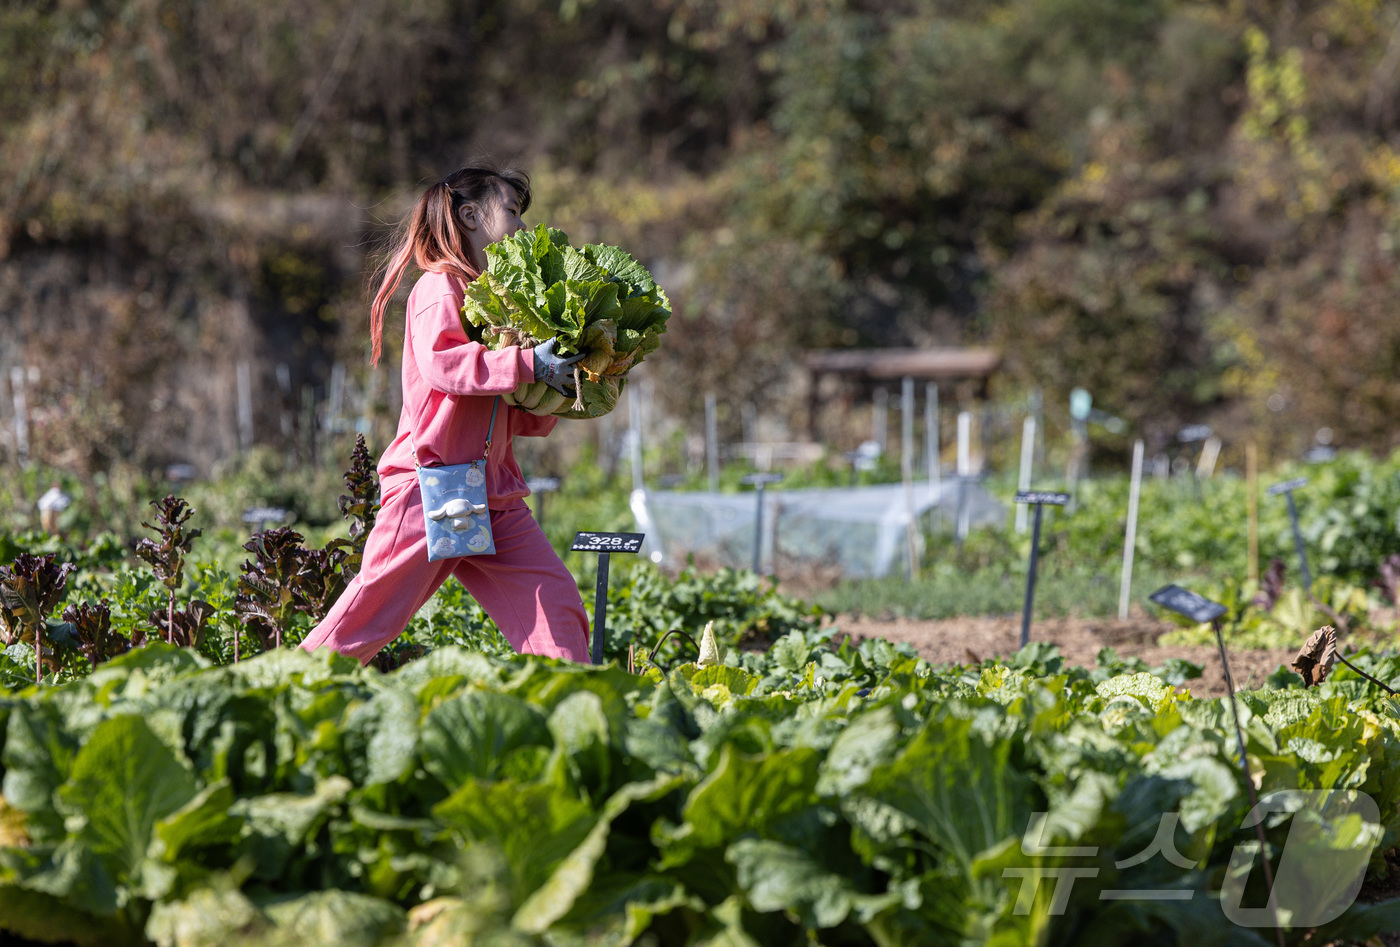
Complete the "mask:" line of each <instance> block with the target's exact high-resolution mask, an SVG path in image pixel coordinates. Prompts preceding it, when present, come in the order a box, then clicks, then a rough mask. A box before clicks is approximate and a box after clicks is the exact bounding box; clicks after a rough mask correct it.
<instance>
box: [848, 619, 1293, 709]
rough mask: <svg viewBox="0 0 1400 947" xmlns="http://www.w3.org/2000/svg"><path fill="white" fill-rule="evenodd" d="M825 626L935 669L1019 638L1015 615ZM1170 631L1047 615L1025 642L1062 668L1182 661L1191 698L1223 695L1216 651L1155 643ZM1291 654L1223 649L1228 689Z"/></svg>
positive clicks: (1143, 622)
mask: <svg viewBox="0 0 1400 947" xmlns="http://www.w3.org/2000/svg"><path fill="white" fill-rule="evenodd" d="M832 624H834V625H835V626H836V627H837V628H839V629H840V630H841V631H843V632H846V633H847V634H849V635H851V636H852V637H855V638H884V639H886V640H888V641H903V642H907V643H909V644H911V645H913V646H914V647H915V648H916V649H917V650H918V652H919V654H920V655H922V656H923V657H924V658H926V659H927V660H929V661H930V662H932V663H934V664H945V663H953V664H970V663H974V662H978V661H982V660H984V659H986V658H990V657H992V656H994V655H1007V654H1010V653H1011V652H1013V651H1015V650H1016V649H1017V647H1018V646H1019V643H1020V640H1021V618H1020V616H1019V615H1006V616H987V617H980V618H949V619H941V620H931V621H921V620H915V619H906V618H893V619H889V620H881V619H876V618H870V617H867V616H851V615H841V616H837V617H836V618H835V619H833V621H832ZM1176 627H1177V626H1175V625H1173V624H1171V623H1170V622H1164V621H1157V620H1154V619H1151V618H1146V617H1138V618H1129V619H1127V620H1126V621H1120V620H1118V619H1116V618H1047V619H1042V620H1039V621H1037V622H1036V623H1035V624H1034V625H1032V626H1031V638H1032V639H1033V640H1036V641H1048V642H1050V643H1052V644H1056V645H1059V648H1060V653H1061V654H1062V655H1064V658H1065V662H1066V663H1068V664H1077V665H1082V666H1084V667H1093V666H1094V658H1095V656H1096V655H1097V654H1098V652H1099V649H1100V648H1105V647H1111V648H1113V649H1114V650H1115V651H1117V652H1118V653H1119V654H1120V655H1122V656H1124V657H1127V656H1129V655H1132V656H1135V657H1139V658H1142V659H1143V660H1144V661H1146V662H1147V663H1148V664H1149V665H1151V666H1154V667H1155V666H1157V665H1159V664H1161V663H1163V662H1164V661H1165V660H1166V659H1167V658H1172V657H1177V658H1185V659H1186V660H1188V661H1192V662H1194V663H1196V664H1199V665H1202V666H1203V668H1204V673H1203V674H1202V676H1201V677H1200V678H1199V679H1197V680H1194V681H1191V682H1189V687H1190V689H1191V693H1192V694H1193V695H1195V696H1197V697H1218V696H1223V695H1224V694H1225V675H1224V673H1223V672H1222V670H1221V667H1220V652H1219V651H1218V650H1217V649H1216V648H1213V647H1180V646H1175V647H1159V646H1158V645H1157V639H1158V638H1160V637H1161V636H1162V635H1164V634H1166V633H1167V632H1169V631H1173V630H1175V629H1176ZM1296 656H1297V652H1296V651H1292V652H1290V651H1247V650H1242V649H1237V648H1230V649H1229V658H1230V671H1231V673H1232V674H1233V675H1234V680H1235V687H1236V688H1237V689H1244V688H1247V687H1258V686H1259V684H1260V683H1261V682H1262V681H1263V679H1264V678H1265V677H1267V676H1268V675H1270V674H1272V673H1273V672H1274V671H1275V670H1277V669H1278V666H1279V665H1280V664H1284V665H1286V664H1289V663H1290V662H1291V661H1292V660H1293V659H1294V657H1296Z"/></svg>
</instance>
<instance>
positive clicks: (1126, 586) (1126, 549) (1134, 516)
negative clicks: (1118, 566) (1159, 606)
mask: <svg viewBox="0 0 1400 947" xmlns="http://www.w3.org/2000/svg"><path fill="white" fill-rule="evenodd" d="M1142 450H1143V445H1142V441H1137V442H1136V443H1134V444H1133V478H1132V482H1131V483H1130V484H1129V486H1128V533H1127V535H1126V536H1125V537H1124V538H1123V580H1122V584H1121V586H1120V587H1119V589H1118V617H1119V619H1120V620H1121V619H1126V618H1127V617H1128V600H1129V599H1130V598H1131V597H1132V588H1133V552H1134V551H1135V550H1136V548H1137V520H1138V496H1139V493H1140V491H1141V489H1142Z"/></svg>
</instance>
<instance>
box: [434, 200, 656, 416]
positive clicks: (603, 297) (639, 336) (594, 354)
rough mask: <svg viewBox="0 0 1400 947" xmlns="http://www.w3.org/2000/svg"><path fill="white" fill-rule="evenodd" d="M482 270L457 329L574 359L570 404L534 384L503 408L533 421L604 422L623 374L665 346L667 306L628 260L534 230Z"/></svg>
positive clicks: (491, 254) (507, 243) (496, 246)
mask: <svg viewBox="0 0 1400 947" xmlns="http://www.w3.org/2000/svg"><path fill="white" fill-rule="evenodd" d="M486 257H487V261H488V262H487V267H486V271H485V272H484V273H482V274H481V276H480V277H478V278H477V279H476V280H475V281H474V282H472V283H471V284H469V285H468V286H467V289H466V294H465V302H464V304H463V306H462V325H463V328H464V329H465V330H466V332H467V335H468V336H469V337H471V338H474V339H477V340H479V341H481V342H482V343H484V344H485V345H486V346H487V347H489V348H492V349H502V348H505V347H507V346H510V345H518V346H521V347H533V346H535V345H538V344H540V343H541V342H544V341H546V340H547V339H551V338H552V339H555V340H556V341H555V348H554V351H555V354H557V355H563V356H569V355H576V354H579V353H582V354H583V358H582V359H581V360H580V361H579V362H578V363H577V365H576V366H575V373H574V380H575V385H576V390H577V395H576V397H575V398H574V400H572V401H570V400H569V399H568V398H567V397H566V396H564V395H561V394H560V393H559V392H557V391H555V390H553V389H551V388H549V387H548V386H547V385H545V384H544V382H534V383H533V384H531V385H527V386H524V387H523V388H522V389H520V390H518V391H516V392H513V393H512V394H511V395H508V396H505V399H504V400H505V401H507V402H508V403H510V404H516V405H519V406H520V407H522V408H524V409H525V410H527V411H531V412H533V413H535V414H542V415H544V414H556V415H558V416H560V417H565V418H596V417H602V416H603V415H605V414H607V413H608V412H610V411H612V410H613V408H615V407H617V399H618V396H619V395H620V394H621V392H622V388H623V386H624V385H625V384H626V381H627V373H628V371H630V370H631V368H632V367H633V366H634V365H636V364H637V363H639V362H640V361H641V360H642V359H644V358H645V357H646V356H648V355H650V354H651V353H652V352H654V351H656V349H657V347H658V346H659V345H660V344H661V334H662V333H663V332H665V331H666V320H667V319H668V318H670V315H671V301H670V300H669V299H668V298H667V296H666V293H665V292H664V291H663V290H662V289H661V287H659V286H657V285H656V281H655V280H654V279H653V278H652V275H651V273H650V272H649V271H648V270H647V268H646V267H644V266H643V265H642V264H640V263H638V262H637V261H636V260H635V259H633V258H632V256H630V255H629V254H628V253H627V252H626V251H624V250H622V249H620V248H618V247H612V246H606V245H603V244H587V245H585V246H584V247H583V248H582V249H580V248H578V247H574V246H572V245H570V243H569V238H568V235H567V234H565V233H564V232H563V231H562V230H556V229H554V228H552V227H547V226H545V225H544V224H540V225H539V226H538V227H536V228H535V229H534V230H523V231H521V232H519V233H516V234H513V235H511V236H509V237H506V238H504V239H502V240H500V241H498V242H496V243H493V244H491V245H490V246H489V247H487V248H486Z"/></svg>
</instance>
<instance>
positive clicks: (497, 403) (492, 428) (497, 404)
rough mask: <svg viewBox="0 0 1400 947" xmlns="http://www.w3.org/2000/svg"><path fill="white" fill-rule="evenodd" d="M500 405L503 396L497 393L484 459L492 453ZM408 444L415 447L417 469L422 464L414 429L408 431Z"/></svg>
mask: <svg viewBox="0 0 1400 947" xmlns="http://www.w3.org/2000/svg"><path fill="white" fill-rule="evenodd" d="M500 406H501V396H500V395H497V396H496V400H494V401H492V402H491V424H490V426H488V427H487V428H486V447H485V449H484V450H483V451H482V454H481V456H482V459H485V458H487V457H489V456H490V455H491V435H492V434H493V433H495V431H496V410H497V409H498V408H500ZM408 444H409V447H411V448H412V449H413V468H414V469H415V470H418V469H421V466H422V465H420V464H419V463H418V446H417V445H416V444H414V443H413V432H412V431H409V432H408Z"/></svg>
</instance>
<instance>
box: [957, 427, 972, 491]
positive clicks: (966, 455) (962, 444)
mask: <svg viewBox="0 0 1400 947" xmlns="http://www.w3.org/2000/svg"><path fill="white" fill-rule="evenodd" d="M958 476H959V477H970V476H972V412H971V411H959V412H958Z"/></svg>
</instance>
